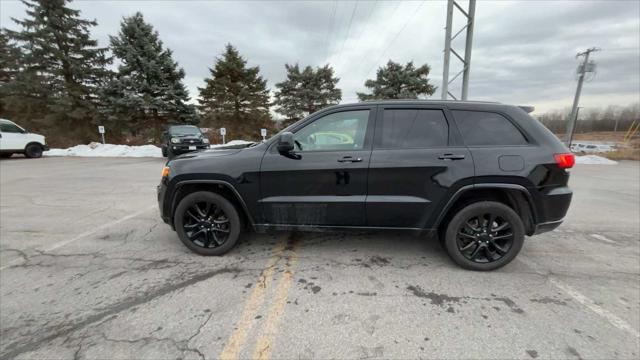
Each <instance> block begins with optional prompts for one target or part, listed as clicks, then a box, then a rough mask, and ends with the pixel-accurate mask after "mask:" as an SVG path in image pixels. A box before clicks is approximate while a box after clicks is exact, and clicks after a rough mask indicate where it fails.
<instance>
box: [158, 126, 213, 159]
mask: <svg viewBox="0 0 640 360" xmlns="http://www.w3.org/2000/svg"><path fill="white" fill-rule="evenodd" d="M208 148H209V139H207V137H206V136H204V134H202V131H200V128H199V127H197V126H193V125H169V127H168V128H167V131H165V132H164V133H162V156H164V157H167V158H169V159H173V158H174V157H175V156H176V155H180V154H184V153H187V152H190V151H196V150H203V149H208Z"/></svg>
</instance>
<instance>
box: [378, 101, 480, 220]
mask: <svg viewBox="0 0 640 360" xmlns="http://www.w3.org/2000/svg"><path fill="white" fill-rule="evenodd" d="M473 175H474V169H473V160H472V158H471V154H470V153H469V151H468V150H467V148H466V147H465V146H464V145H462V143H461V141H460V139H459V135H458V132H457V130H456V128H455V125H454V124H453V122H452V121H450V115H449V113H448V111H447V110H446V108H444V107H439V106H428V105H415V106H408V105H387V106H379V110H378V118H377V121H376V129H375V135H374V143H373V151H372V154H371V162H370V165H369V178H368V196H367V201H366V211H367V225H369V226H374V227H399V228H424V227H425V226H429V225H430V222H431V221H432V218H433V217H435V216H437V214H434V209H439V208H441V207H442V206H443V202H445V201H446V200H447V198H448V196H447V194H449V192H450V191H451V187H452V186H454V185H455V186H462V185H465V184H466V183H465V182H468V183H469V184H471V183H472V181H473V180H472V177H473Z"/></svg>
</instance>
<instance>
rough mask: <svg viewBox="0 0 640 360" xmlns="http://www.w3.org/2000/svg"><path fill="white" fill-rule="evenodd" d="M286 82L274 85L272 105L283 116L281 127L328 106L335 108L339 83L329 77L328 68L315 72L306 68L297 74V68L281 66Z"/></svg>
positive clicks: (339, 92)
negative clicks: (283, 67) (275, 89)
mask: <svg viewBox="0 0 640 360" xmlns="http://www.w3.org/2000/svg"><path fill="white" fill-rule="evenodd" d="M285 68H286V69H287V79H286V80H285V81H283V82H281V83H278V84H276V88H278V90H277V91H276V93H275V101H274V104H275V105H276V106H277V108H276V112H278V113H280V114H282V115H284V117H285V118H286V120H285V125H288V124H290V123H293V122H295V121H297V120H299V119H302V118H303V117H305V116H307V115H309V114H311V113H314V112H316V111H318V110H320V109H322V108H324V107H326V106H328V105H334V104H338V103H339V102H340V100H341V99H342V91H341V90H340V89H338V88H336V84H338V81H339V80H340V79H338V78H336V77H334V76H333V68H331V67H330V66H329V65H325V66H323V67H318V68H316V70H314V69H313V68H311V66H307V67H305V68H304V70H302V71H300V67H299V66H298V64H295V65H289V64H285Z"/></svg>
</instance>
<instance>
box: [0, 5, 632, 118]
mask: <svg viewBox="0 0 640 360" xmlns="http://www.w3.org/2000/svg"><path fill="white" fill-rule="evenodd" d="M72 6H73V7H75V8H78V9H80V10H81V11H82V14H83V16H85V17H87V18H95V19H97V20H98V23H99V25H98V27H96V28H95V29H94V36H95V37H96V38H97V39H98V40H99V42H100V44H101V45H106V44H108V35H114V34H116V33H117V32H118V28H119V23H120V19H121V18H122V16H126V15H131V14H132V13H134V12H135V11H141V12H142V13H143V14H144V15H145V18H146V19H147V21H149V22H151V23H152V24H153V25H154V26H155V27H156V29H157V30H158V31H159V33H160V36H161V38H162V40H163V41H164V43H165V45H166V46H167V47H169V48H171V49H172V50H173V52H174V56H175V58H176V60H177V61H178V62H179V63H180V66H182V67H183V68H184V69H185V71H186V73H187V77H186V79H185V81H186V83H187V86H188V88H189V90H190V92H191V95H192V97H193V98H194V99H195V98H196V97H197V95H198V94H197V87H198V86H202V84H203V79H204V77H205V76H207V75H208V68H209V67H211V66H213V62H214V59H215V58H216V56H218V55H219V54H220V53H221V52H222V50H223V48H224V45H225V44H226V43H228V42H229V43H232V44H233V45H235V46H236V47H237V48H238V49H239V50H240V52H241V53H242V54H243V55H244V56H245V57H246V58H247V60H248V61H249V64H250V65H251V66H255V65H259V66H260V69H261V73H262V75H263V76H264V77H265V78H266V79H267V80H268V82H269V86H271V87H273V86H274V84H275V83H277V82H279V81H281V80H282V79H283V78H284V76H285V72H284V64H285V63H294V62H299V63H300V64H301V65H307V64H309V65H313V66H318V65H322V64H324V63H326V62H329V63H331V64H332V65H334V67H335V69H336V72H337V74H338V76H339V77H340V78H341V81H340V84H339V85H340V86H341V88H342V89H343V98H344V101H345V102H351V101H355V100H356V97H355V92H356V91H363V90H364V87H363V83H364V80H365V79H367V78H371V77H373V76H374V74H375V69H376V68H377V67H378V66H380V65H383V64H384V63H386V61H387V60H388V59H389V58H391V59H393V60H395V61H400V62H406V61H410V60H414V61H415V62H416V63H418V64H423V63H428V64H429V65H430V66H431V78H432V82H433V84H435V85H436V86H438V87H439V86H440V85H441V84H440V82H441V78H442V48H443V42H444V30H443V27H444V23H445V19H444V15H445V8H446V3H445V2H444V1H426V2H418V1H404V2H401V3H400V2H396V1H376V2H374V1H360V2H358V3H356V2H353V1H338V2H333V1H297V2H296V1H246V2H240V1H233V2H231V1H229V2H224V1H115V0H112V1H104V0H94V1H78V2H74V3H72ZM334 6H335V8H336V11H335V16H333V17H332V14H333V7H334ZM354 9H355V13H354V12H353V11H354ZM352 13H353V14H354V16H353V21H351V26H350V27H349V23H350V19H351V14H352ZM23 16H24V8H23V5H22V4H21V3H19V2H17V1H7V0H2V1H1V2H0V25H2V26H3V27H9V28H15V26H14V24H13V23H12V22H11V21H10V20H9V19H10V18H11V17H16V18H22V17H23ZM461 26H462V17H459V18H457V19H456V22H455V24H454V27H455V28H458V27H461ZM401 29H403V31H402V32H400V30H401ZM347 35H348V36H347ZM396 36H397V37H396ZM394 39H395V41H392V40H394ZM639 44H640V3H639V2H637V1H479V2H478V4H477V9H476V27H475V36H474V48H473V56H472V69H471V85H470V98H472V99H482V100H495V101H501V102H505V103H518V104H533V105H535V106H536V107H537V108H538V110H539V111H544V110H548V109H555V108H563V107H566V106H569V105H570V104H571V98H572V96H573V92H574V91H575V68H576V66H577V64H578V60H576V59H575V54H576V52H578V51H579V50H582V49H584V48H587V47H591V46H598V47H601V48H602V49H603V50H602V52H599V53H596V54H595V55H594V59H595V60H596V61H597V63H598V72H597V74H595V76H594V78H593V80H592V81H591V82H589V83H587V84H586V85H585V88H584V93H583V94H584V95H583V101H582V104H581V105H583V106H587V107H589V106H604V105H608V104H626V103H629V102H633V101H636V102H637V101H640V99H639V97H640V60H639V59H640V45H639ZM454 46H455V47H456V48H457V49H460V50H462V49H463V48H464V39H463V36H461V39H457V40H456V42H455V43H454ZM385 50H387V51H386V52H385ZM457 69H460V66H459V64H455V63H453V64H452V69H451V71H452V74H454V73H455V72H456V71H457ZM452 91H457V92H458V93H459V91H460V90H459V84H454V85H453V87H452ZM439 95H440V94H439V92H438V93H436V94H435V95H434V98H439Z"/></svg>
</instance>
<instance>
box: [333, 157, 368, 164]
mask: <svg viewBox="0 0 640 360" xmlns="http://www.w3.org/2000/svg"><path fill="white" fill-rule="evenodd" d="M361 161H362V158H354V157H351V156H345V157H343V158H342V159H338V162H341V163H345V162H350V163H355V162H361Z"/></svg>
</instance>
